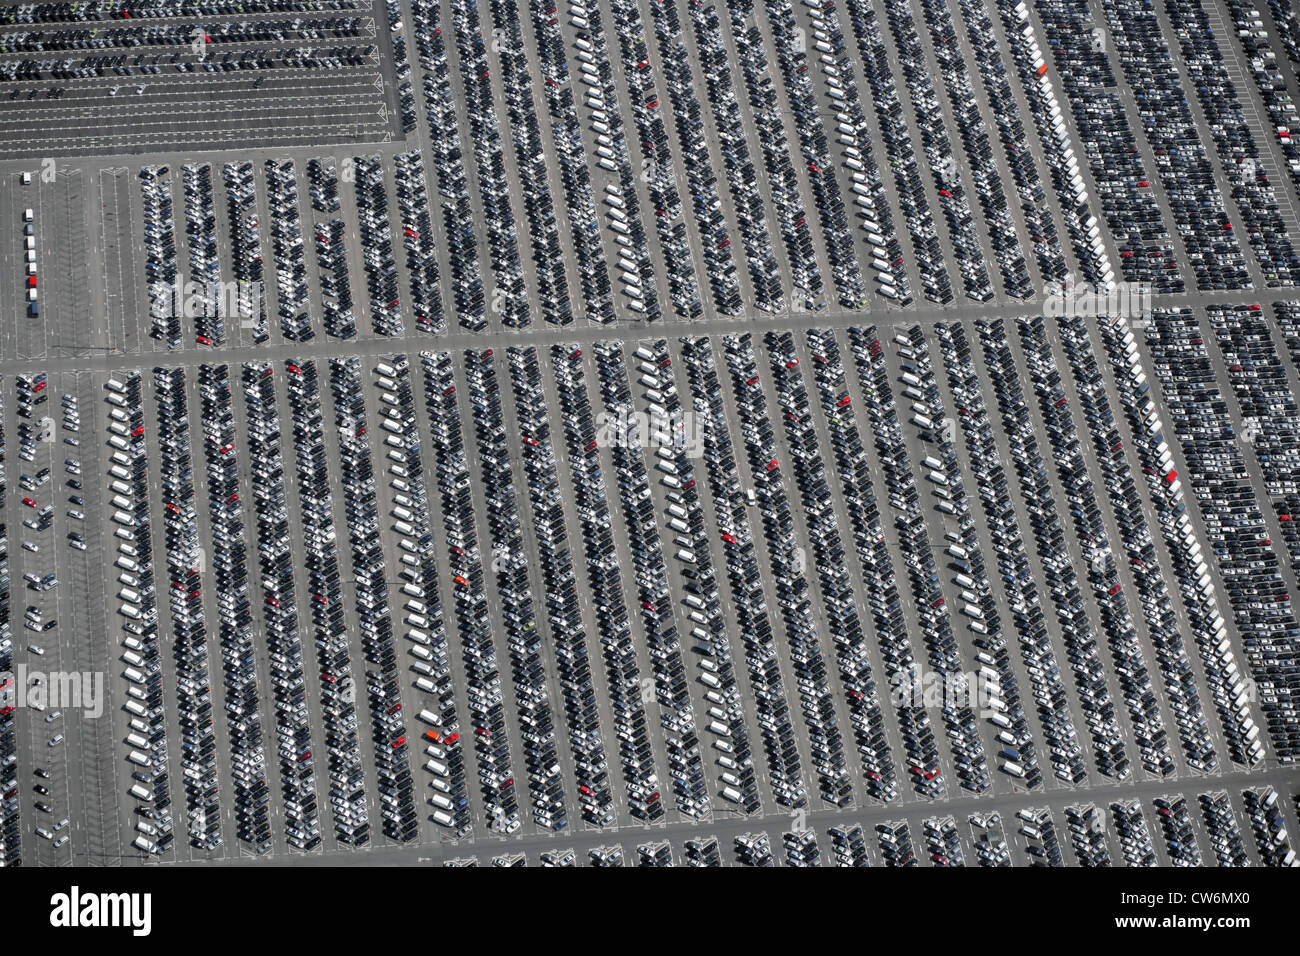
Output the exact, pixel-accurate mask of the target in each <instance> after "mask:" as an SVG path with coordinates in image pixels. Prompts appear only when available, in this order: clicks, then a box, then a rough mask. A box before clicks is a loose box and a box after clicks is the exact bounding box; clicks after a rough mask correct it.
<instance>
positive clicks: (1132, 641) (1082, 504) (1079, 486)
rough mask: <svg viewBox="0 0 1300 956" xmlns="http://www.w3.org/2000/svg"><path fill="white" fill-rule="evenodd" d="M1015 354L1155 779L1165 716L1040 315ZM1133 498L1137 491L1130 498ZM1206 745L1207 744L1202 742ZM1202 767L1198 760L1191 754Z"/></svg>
mask: <svg viewBox="0 0 1300 956" xmlns="http://www.w3.org/2000/svg"><path fill="white" fill-rule="evenodd" d="M1017 327H1018V331H1019V338H1020V347H1021V350H1022V351H1023V353H1024V355H1025V360H1026V365H1027V367H1028V369H1029V382H1030V384H1031V385H1032V386H1033V388H1034V392H1035V394H1036V395H1037V397H1038V411H1039V416H1040V419H1041V420H1042V422H1043V423H1044V425H1045V427H1046V431H1047V435H1048V440H1049V441H1050V442H1051V445H1052V457H1053V459H1054V460H1055V462H1056V470H1057V475H1058V478H1059V480H1060V483H1061V487H1062V490H1063V491H1064V492H1065V494H1066V500H1067V502H1069V504H1070V505H1071V507H1070V509H1069V510H1070V515H1071V517H1072V518H1073V521H1072V524H1073V526H1074V533H1075V539H1076V541H1077V542H1078V547H1079V550H1080V552H1081V553H1083V554H1084V555H1085V559H1086V560H1087V568H1088V583H1089V585H1090V586H1091V590H1092V593H1093V595H1094V599H1095V601H1096V602H1097V604H1098V606H1099V610H1100V616H1101V624H1102V629H1103V630H1104V631H1105V634H1106V639H1107V643H1108V645H1109V647H1110V652H1111V655H1112V658H1113V660H1114V670H1115V674H1116V675H1117V677H1116V681H1117V683H1118V684H1119V688H1120V693H1121V695H1122V697H1123V700H1124V703H1125V705H1126V706H1127V708H1128V714H1129V720H1130V724H1131V726H1132V728H1133V736H1134V739H1135V741H1136V743H1137V745H1138V751H1139V753H1140V755H1141V760H1142V765H1143V767H1144V768H1145V769H1146V770H1147V771H1148V772H1149V773H1154V774H1159V775H1161V776H1164V775H1167V774H1169V773H1172V772H1173V769H1174V761H1173V756H1172V754H1171V752H1170V747H1169V741H1168V732H1167V731H1166V730H1165V726H1164V716H1163V715H1162V714H1161V713H1160V709H1159V707H1158V705H1157V701H1156V696H1155V690H1154V688H1153V685H1152V681H1151V675H1150V670H1149V668H1148V666H1147V663H1146V654H1145V650H1144V648H1143V647H1142V644H1141V641H1140V640H1139V635H1138V631H1137V628H1136V627H1135V625H1134V622H1133V617H1132V613H1131V612H1130V611H1129V607H1128V599H1127V597H1126V595H1125V593H1124V584H1123V582H1122V581H1121V579H1120V576H1119V569H1118V564H1117V562H1115V561H1112V560H1110V557H1111V554H1112V544H1111V541H1110V538H1109V535H1108V534H1107V531H1106V527H1105V522H1104V520H1103V518H1102V512H1101V507H1100V505H1099V504H1098V501H1097V492H1096V486H1095V484H1094V482H1093V480H1092V477H1091V475H1090V473H1089V468H1088V466H1087V464H1086V463H1085V461H1084V456H1083V443H1082V442H1081V441H1080V439H1079V432H1078V428H1077V427H1076V425H1075V423H1074V417H1073V415H1072V413H1071V411H1070V408H1069V399H1068V397H1067V396H1066V393H1065V389H1064V387H1063V383H1062V380H1061V377H1060V370H1059V368H1058V366H1057V364H1056V358H1055V355H1054V354H1053V351H1052V348H1051V344H1050V342H1049V341H1048V338H1047V320H1045V319H1044V318H1042V317H1041V316H1036V317H1034V318H1031V319H1022V320H1019V321H1018V322H1017ZM1133 494H1134V495H1136V491H1134V492H1133ZM1206 745H1207V746H1208V741H1207V742H1206ZM1193 757H1194V759H1196V760H1197V761H1200V760H1201V759H1202V757H1203V754H1201V753H1195V754H1193Z"/></svg>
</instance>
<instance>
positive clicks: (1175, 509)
mask: <svg viewBox="0 0 1300 956" xmlns="http://www.w3.org/2000/svg"><path fill="white" fill-rule="evenodd" d="M1152 321H1154V319H1153V320H1152ZM1062 327H1063V329H1064V330H1065V332H1066V337H1067V341H1068V342H1069V343H1070V345H1071V347H1072V349H1073V350H1074V351H1075V352H1076V353H1077V355H1073V356H1072V359H1073V360H1074V361H1075V362H1081V361H1083V360H1084V357H1085V356H1087V357H1088V358H1089V359H1090V358H1091V355H1092V346H1091V343H1090V342H1089V340H1088V338H1087V336H1086V334H1085V332H1084V329H1083V325H1082V322H1081V321H1079V320H1077V319H1070V320H1067V321H1065V322H1064V323H1063V325H1062ZM1100 331H1101V335H1102V341H1103V343H1104V346H1105V351H1106V356H1107V358H1108V359H1109V361H1110V364H1111V367H1112V369H1113V374H1114V380H1115V382H1116V383H1117V384H1118V386H1119V387H1118V394H1119V399H1120V404H1121V406H1122V407H1123V410H1124V414H1125V417H1126V418H1127V419H1128V422H1129V426H1130V428H1131V434H1132V444H1131V447H1132V448H1133V449H1134V450H1135V451H1136V453H1137V456H1138V460H1139V463H1140V465H1141V468H1142V475H1143V476H1144V481H1145V484H1146V487H1147V492H1148V495H1149V497H1150V500H1151V502H1152V504H1154V506H1155V510H1156V514H1157V517H1158V522H1159V530H1160V533H1161V536H1162V538H1163V539H1164V542H1165V546H1166V548H1167V549H1168V550H1169V552H1170V554H1171V555H1173V556H1174V560H1173V561H1172V562H1171V567H1172V569H1173V572H1174V574H1175V576H1176V577H1177V579H1178V585H1179V591H1180V593H1181V594H1182V596H1183V606H1184V609H1185V611H1186V613H1187V617H1188V621H1189V624H1190V625H1191V628H1192V633H1193V636H1194V637H1195V640H1196V645H1197V649H1198V651H1199V653H1200V657H1201V662H1202V664H1203V666H1204V668H1205V686H1206V689H1207V690H1208V691H1209V694H1210V698H1211V699H1212V701H1213V702H1214V707H1215V710H1216V711H1217V713H1218V716H1219V722H1220V727H1221V732H1222V735H1223V738H1224V741H1225V743H1226V744H1227V749H1228V754H1229V756H1230V757H1231V759H1232V760H1234V761H1237V762H1241V763H1246V764H1255V763H1257V762H1258V761H1259V760H1260V759H1261V757H1262V755H1263V745H1262V744H1261V743H1259V742H1258V741H1257V740H1255V739H1254V737H1255V736H1257V735H1258V730H1256V731H1255V732H1253V733H1252V732H1251V731H1250V729H1249V728H1250V725H1251V718H1250V708H1249V701H1248V699H1247V698H1248V694H1247V689H1246V687H1245V685H1244V683H1243V680H1244V675H1242V674H1241V673H1239V672H1238V670H1237V665H1236V662H1235V660H1234V652H1233V649H1232V646H1231V642H1230V641H1229V640H1228V632H1227V626H1226V624H1225V623H1224V620H1223V617H1222V615H1221V614H1220V612H1219V609H1218V602H1217V599H1216V597H1215V595H1214V592H1213V588H1212V586H1211V581H1210V577H1209V568H1208V566H1207V565H1206V556H1205V555H1203V554H1202V553H1201V545H1200V542H1199V541H1198V539H1197V537H1196V534H1195V532H1194V531H1193V528H1192V524H1191V518H1190V516H1189V515H1188V513H1187V502H1186V500H1185V496H1184V494H1183V486H1182V480H1181V479H1180V478H1179V477H1178V475H1177V473H1176V470H1175V469H1174V462H1173V453H1172V450H1171V449H1170V447H1169V443H1168V442H1167V441H1166V440H1165V436H1164V431H1163V428H1164V425H1163V423H1162V422H1161V420H1160V417H1159V415H1158V414H1157V413H1156V410H1155V406H1154V404H1153V403H1152V398H1151V384H1150V383H1149V382H1148V381H1147V379H1146V372H1145V370H1144V369H1145V366H1144V364H1143V359H1142V356H1141V354H1140V352H1139V349H1138V341H1137V336H1135V334H1134V329H1133V328H1132V327H1131V325H1130V322H1129V321H1128V320H1125V319H1121V318H1112V319H1107V320H1104V321H1103V322H1102V323H1101V324H1100ZM1081 394H1082V395H1084V397H1085V399H1086V400H1088V401H1095V400H1096V398H1097V396H1098V395H1099V394H1100V393H1099V391H1098V390H1096V389H1092V388H1089V389H1081ZM1096 407H1098V408H1100V407H1101V406H1100V405H1098V406H1096ZM1108 440H1109V441H1110V446H1111V447H1110V451H1109V453H1108V454H1107V455H1105V456H1104V457H1103V458H1102V461H1103V463H1104V467H1105V468H1106V469H1107V471H1108V473H1110V474H1113V475H1115V476H1117V477H1119V478H1120V479H1121V481H1123V482H1124V484H1125V485H1127V481H1126V480H1124V478H1123V475H1124V473H1125V471H1126V469H1124V470H1117V469H1116V463H1117V462H1119V461H1120V460H1121V459H1122V457H1123V453H1122V451H1121V449H1122V443H1118V442H1117V436H1116V439H1108ZM1108 484H1109V482H1108ZM1123 494H1124V498H1125V501H1126V506H1125V507H1117V508H1116V514H1117V516H1118V520H1119V521H1120V524H1121V528H1122V529H1124V530H1125V535H1126V547H1127V548H1128V549H1129V551H1130V556H1131V557H1130V563H1131V569H1132V573H1133V574H1134V576H1135V578H1136V580H1137V582H1138V585H1139V587H1140V588H1142V589H1143V590H1144V595H1145V593H1146V591H1147V590H1148V589H1155V588H1156V587H1157V585H1158V584H1159V582H1158V581H1157V580H1156V574H1157V571H1156V569H1157V568H1158V564H1157V563H1156V562H1155V561H1154V559H1153V557H1152V556H1151V555H1150V554H1148V553H1145V552H1148V551H1149V550H1150V548H1151V545H1150V544H1149V543H1147V542H1144V540H1143V531H1142V526H1141V524H1140V523H1139V522H1138V521H1137V520H1136V519H1135V517H1134V516H1135V514H1136V512H1137V509H1136V508H1135V507H1134V506H1133V504H1132V501H1131V498H1130V496H1129V492H1128V490H1127V489H1126V490H1125V491H1124V492H1123ZM1135 546H1136V547H1137V549H1138V550H1136V551H1135V550H1134V548H1135ZM1150 617H1151V616H1150V615H1148V619H1150ZM1161 618H1162V620H1164V622H1165V623H1164V625H1163V626H1162V627H1154V626H1153V629H1152V636H1153V639H1154V640H1155V641H1156V644H1157V650H1158V651H1160V652H1161V653H1162V654H1165V653H1166V652H1167V653H1169V654H1171V655H1172V657H1171V658H1170V660H1171V662H1173V663H1174V672H1175V673H1177V674H1179V675H1181V676H1180V678H1179V680H1180V682H1181V683H1183V684H1184V685H1185V686H1184V688H1183V690H1182V692H1181V693H1178V694H1173V695H1172V696H1173V697H1174V700H1175V713H1176V716H1177V717H1178V719H1179V729H1180V733H1181V734H1182V736H1183V739H1184V748H1185V752H1186V753H1187V754H1188V759H1189V760H1193V759H1196V757H1195V754H1194V750H1195V747H1196V746H1198V744H1195V743H1193V744H1191V745H1190V746H1189V741H1190V740H1191V739H1192V738H1190V737H1189V730H1191V729H1192V728H1193V727H1195V726H1197V725H1198V724H1199V722H1200V718H1199V716H1197V715H1198V714H1199V707H1200V704H1199V700H1198V696H1199V695H1193V694H1192V692H1191V687H1190V685H1188V684H1187V680H1188V678H1187V676H1186V671H1187V668H1186V665H1185V664H1184V663H1182V662H1180V661H1178V660H1177V658H1178V657H1179V656H1181V653H1180V650H1179V639H1178V637H1177V631H1176V629H1174V628H1173V627H1172V626H1171V624H1170V623H1169V619H1168V618H1167V617H1166V616H1165V615H1164V614H1163V612H1162V613H1161ZM1162 644H1163V645H1164V649H1162V647H1161V645H1162ZM1161 667H1162V670H1163V671H1164V672H1165V674H1166V677H1167V678H1168V677H1169V676H1170V671H1169V670H1168V669H1167V667H1166V664H1165V662H1164V661H1162V664H1161ZM1248 734H1250V735H1251V737H1250V739H1248V738H1247V735H1248ZM1198 735H1199V732H1198ZM1200 759H1202V760H1203V761H1204V763H1205V764H1206V765H1207V766H1209V765H1210V764H1211V762H1212V761H1215V760H1217V758H1216V757H1215V756H1214V755H1213V754H1212V753H1210V752H1209V751H1205V752H1204V753H1203V754H1202V757H1201V758H1200Z"/></svg>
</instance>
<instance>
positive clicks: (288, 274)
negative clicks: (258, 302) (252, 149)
mask: <svg viewBox="0 0 1300 956" xmlns="http://www.w3.org/2000/svg"><path fill="white" fill-rule="evenodd" d="M264 169H265V172H266V204H267V207H268V208H269V209H270V211H271V230H270V231H271V250H272V252H273V253H274V255H275V260H276V267H275V278H276V291H277V295H276V298H277V300H278V308H279V313H280V331H281V333H282V334H283V335H284V337H285V339H286V340H288V341H290V342H307V341H310V340H311V339H312V338H313V337H314V336H315V334H316V333H315V332H314V331H313V329H312V327H311V318H310V317H309V316H308V314H307V307H308V301H307V255H306V252H305V250H304V249H303V238H302V219H301V217H300V216H299V213H298V177H297V175H296V174H295V172H294V168H293V161H292V160H284V161H277V160H274V159H268V160H267V161H266V163H265V166H264Z"/></svg>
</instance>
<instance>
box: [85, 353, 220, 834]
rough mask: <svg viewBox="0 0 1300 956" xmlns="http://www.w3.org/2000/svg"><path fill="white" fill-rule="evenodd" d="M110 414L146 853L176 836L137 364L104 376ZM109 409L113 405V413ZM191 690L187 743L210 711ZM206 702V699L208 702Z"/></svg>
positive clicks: (134, 787) (130, 756)
mask: <svg viewBox="0 0 1300 956" xmlns="http://www.w3.org/2000/svg"><path fill="white" fill-rule="evenodd" d="M105 399H106V400H107V403H108V404H109V405H110V406H112V407H111V409H110V420H111V421H112V422H113V424H114V425H117V426H120V427H121V428H123V429H125V431H126V435H125V436H124V435H122V434H118V433H117V429H113V432H114V433H113V434H112V435H111V436H110V437H109V446H110V447H111V448H112V449H113V450H112V452H111V453H110V465H109V469H108V478H109V490H110V491H111V492H112V495H113V496H114V497H113V499H112V500H113V503H114V505H115V506H116V508H115V510H114V513H113V516H112V518H113V523H114V525H115V527H114V529H113V537H114V539H115V540H116V542H117V552H118V553H117V557H116V558H115V559H114V562H113V564H114V571H115V572H116V574H117V577H118V584H120V585H121V586H122V587H121V589H120V590H119V591H118V592H117V595H116V596H117V599H118V601H119V604H118V608H117V610H118V614H119V615H120V617H121V618H122V630H123V632H124V633H123V636H122V644H123V651H122V654H121V659H122V661H123V662H124V664H125V665H126V666H125V667H124V669H123V671H122V676H123V678H124V680H125V682H126V703H125V705H124V706H125V708H126V710H127V712H128V713H129V714H130V717H129V718H128V719H129V721H130V722H131V735H130V736H128V738H127V746H128V748H129V749H128V752H127V761H128V762H129V763H130V764H132V769H131V778H132V784H131V786H130V789H129V791H128V793H129V796H130V797H131V798H132V808H133V811H134V814H135V816H136V817H137V818H138V819H136V820H135V829H136V831H137V833H138V835H137V836H136V837H135V838H134V845H135V846H136V847H137V848H139V849H141V850H143V851H144V852H146V853H150V854H158V853H165V852H167V851H168V849H169V848H170V845H171V843H172V841H173V840H174V838H175V834H174V832H173V822H172V802H171V779H170V775H169V772H168V766H167V756H168V749H167V729H166V723H165V721H164V711H163V674H162V658H163V655H162V640H161V638H160V636H159V633H158V605H157V597H156V590H157V589H156V586H155V584H154V576H153V543H152V535H151V523H152V516H151V513H150V507H149V459H148V453H147V451H146V448H145V441H144V389H143V380H142V378H141V376H140V373H139V372H135V371H132V372H130V373H128V374H127V375H126V376H124V381H119V380H117V379H110V380H109V381H108V384H107V391H106V393H105ZM113 411H117V412H119V413H120V417H121V418H124V419H125V421H121V420H120V419H119V416H114V415H112V412H113ZM65 470H67V471H68V472H69V473H70V474H76V473H79V472H80V470H81V469H80V465H79V464H78V463H77V462H76V460H75V459H69V460H68V462H66V463H65ZM199 703H200V702H198V701H196V700H195V699H194V698H193V697H191V698H190V699H189V700H188V701H187V704H188V705H190V706H188V707H183V708H180V709H178V712H177V716H178V718H179V719H180V721H181V725H182V727H183V728H184V729H185V730H186V732H187V734H189V735H190V736H191V739H190V740H187V742H189V743H193V741H194V739H197V737H198V735H200V734H201V733H202V728H203V727H205V726H206V725H207V722H208V721H209V720H210V719H211V718H210V714H208V713H204V712H202V709H201V707H200V706H198V704H199ZM208 706H209V708H210V704H209V705H208Z"/></svg>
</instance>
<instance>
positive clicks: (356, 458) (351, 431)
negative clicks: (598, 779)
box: [313, 356, 419, 842]
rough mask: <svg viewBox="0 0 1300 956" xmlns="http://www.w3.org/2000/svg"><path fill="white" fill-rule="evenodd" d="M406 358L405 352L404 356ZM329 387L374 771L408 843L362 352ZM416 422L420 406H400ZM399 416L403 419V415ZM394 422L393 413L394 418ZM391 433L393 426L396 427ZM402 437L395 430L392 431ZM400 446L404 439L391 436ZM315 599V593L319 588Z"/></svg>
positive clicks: (402, 746)
mask: <svg viewBox="0 0 1300 956" xmlns="http://www.w3.org/2000/svg"><path fill="white" fill-rule="evenodd" d="M401 360H402V361H405V357H402V359H401ZM330 391H331V393H332V395H333V399H334V425H335V428H336V431H337V435H338V443H339V450H340V454H339V458H338V463H339V471H340V474H341V477H342V481H343V490H344V494H345V496H346V498H345V501H344V513H345V515H346V520H347V531H348V542H349V544H350V545H351V549H352V576H353V586H354V596H355V602H356V604H355V611H356V615H357V619H358V625H359V627H360V630H361V646H362V648H363V652H364V655H365V660H366V663H367V665H369V666H368V667H367V668H366V671H365V678H366V683H365V689H366V703H367V707H368V710H369V713H370V728H371V735H372V737H373V739H374V742H375V771H376V776H377V779H378V784H379V812H380V819H381V820H382V821H383V822H382V827H383V832H384V835H385V836H387V837H389V838H391V839H394V840H399V841H402V842H406V841H409V840H412V839H414V838H415V837H416V835H417V833H418V829H419V821H418V820H417V814H416V808H415V795H414V788H415V781H414V779H413V775H412V773H411V766H410V750H411V748H410V745H409V743H408V741H407V739H406V728H405V718H404V714H403V712H402V697H401V690H400V671H399V670H398V666H397V641H396V638H395V636H394V634H393V615H392V609H391V607H390V605H389V598H388V579H387V573H386V570H385V562H384V553H383V548H382V547H381V545H380V541H379V526H380V524H379V522H380V518H379V503H378V496H377V494H376V490H375V474H374V463H373V460H372V458H373V456H372V453H371V447H370V439H369V437H368V436H367V431H368V428H367V425H366V410H365V400H364V398H363V394H362V393H363V387H362V378H361V360H360V359H359V358H358V357H356V356H349V357H347V358H337V359H331V360H330ZM398 414H399V415H400V416H404V417H406V416H409V419H410V420H411V421H414V408H409V409H407V410H406V411H405V412H399V413H398ZM400 420H401V418H399V421H400ZM390 421H391V420H390ZM390 435H392V433H391V432H390ZM394 437H396V436H394ZM385 444H387V445H389V446H390V447H394V448H395V450H400V449H401V448H404V447H405V445H404V443H403V442H402V440H401V439H398V441H397V442H389V441H387V440H386V441H385ZM313 600H316V596H315V595H313Z"/></svg>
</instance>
